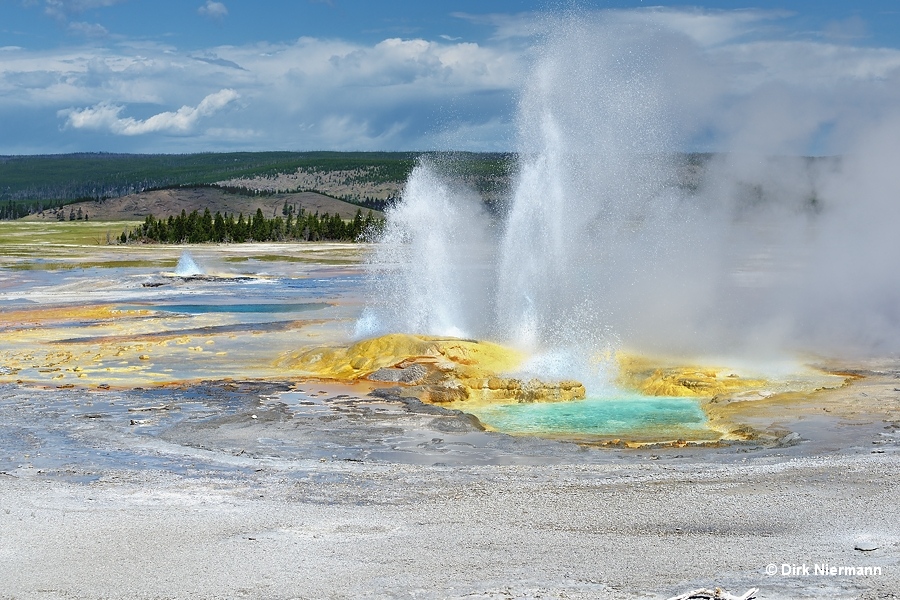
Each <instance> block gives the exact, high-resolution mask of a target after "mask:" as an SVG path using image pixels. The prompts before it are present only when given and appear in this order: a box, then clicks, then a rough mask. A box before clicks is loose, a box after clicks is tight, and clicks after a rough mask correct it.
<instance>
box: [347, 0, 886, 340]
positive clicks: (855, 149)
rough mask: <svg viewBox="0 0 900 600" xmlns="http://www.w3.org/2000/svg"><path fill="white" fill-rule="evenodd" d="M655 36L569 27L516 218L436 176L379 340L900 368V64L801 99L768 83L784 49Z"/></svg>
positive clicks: (412, 227) (631, 19)
mask: <svg viewBox="0 0 900 600" xmlns="http://www.w3.org/2000/svg"><path fill="white" fill-rule="evenodd" d="M635 15H637V16H635ZM656 17H658V14H656V13H602V14H599V15H597V14H595V15H580V16H575V17H567V18H563V19H559V20H555V21H553V22H552V23H551V25H550V26H549V28H548V29H549V33H548V34H547V37H546V39H545V40H544V43H543V46H542V50H541V52H540V53H539V58H538V59H537V60H536V62H535V64H534V66H533V69H532V70H531V73H530V76H529V77H528V80H527V81H525V82H524V83H523V88H522V93H521V100H520V103H519V114H518V145H517V150H518V152H519V157H520V164H519V171H518V175H517V179H516V182H515V185H514V186H513V192H512V194H511V197H510V198H509V201H508V206H507V207H506V211H505V213H504V214H503V215H502V217H501V218H499V219H498V218H492V217H490V216H488V215H487V214H486V213H485V212H484V211H483V210H482V209H481V206H480V203H479V200H478V198H477V196H476V195H475V194H474V193H473V192H468V191H466V190H464V189H461V188H460V187H459V186H457V185H454V184H453V183H451V182H450V181H449V180H448V179H447V178H445V177H442V176H441V169H440V168H439V167H437V166H435V165H433V164H422V165H421V166H419V167H418V168H417V169H416V170H415V172H414V173H413V175H412V177H411V179H410V181H409V183H408V185H407V187H406V191H405V194H404V197H403V202H402V203H401V204H399V205H398V206H396V207H395V208H394V209H392V210H391V211H390V212H389V215H388V217H389V219H388V221H389V224H388V227H387V232H386V234H385V236H384V238H383V240H382V244H380V246H379V249H378V250H377V251H376V252H375V254H374V257H373V259H372V264H371V265H370V266H371V269H372V278H371V281H372V288H371V296H372V301H371V302H370V305H369V308H368V309H367V312H366V316H365V317H364V319H363V321H361V325H363V326H364V327H363V329H362V330H361V332H362V333H376V332H383V331H388V330H396V331H409V332H421V333H435V334H452V335H458V336H466V337H476V338H491V339H495V340H498V341H501V342H506V343H512V344H515V345H518V346H521V347H524V348H529V349H533V350H541V351H545V352H547V351H555V350H558V349H561V348H569V349H572V348H575V349H577V350H578V351H579V353H580V354H581V355H588V354H590V353H592V352H596V351H598V350H604V349H610V348H619V347H626V348H629V349H632V350H638V351H650V352H670V353H680V354H693V355H696V354H703V355H709V354H713V353H716V354H728V355H744V356H776V355H782V354H784V353H786V352H791V353H795V352H812V353H816V354H820V355H829V356H847V355H858V354H870V353H882V354H883V353H893V352H896V351H898V350H900V268H898V265H897V262H898V260H900V167H898V164H900V163H898V158H900V103H897V102H896V101H895V100H896V98H897V97H898V96H897V94H896V92H898V91H900V66H898V67H895V68H894V69H893V70H891V69H887V68H882V69H881V70H877V69H876V70H872V69H869V70H865V69H859V70H857V71H853V70H852V69H848V68H847V67H846V65H842V66H841V68H842V69H844V72H845V73H846V74H845V75H840V74H838V75H836V76H835V78H834V80H833V81H830V82H829V81H825V80H823V78H822V76H820V75H816V76H815V77H813V76H810V79H809V80H804V81H800V82H791V81H788V80H785V79H784V78H781V77H779V75H778V73H774V74H773V75H771V76H766V75H765V73H762V69H760V68H752V67H751V66H748V65H752V64H754V63H752V61H750V60H749V59H748V56H747V54H746V53H752V52H753V51H754V49H755V50H756V51H757V52H759V53H764V52H767V51H770V50H771V48H770V47H769V46H765V45H756V46H754V45H753V44H747V45H745V46H744V47H742V50H741V52H738V50H736V49H735V48H734V47H728V48H718V47H717V46H715V45H702V44H701V43H700V42H698V41H696V40H695V39H694V38H691V37H689V36H687V35H685V34H683V33H680V32H679V31H676V30H675V29H674V28H672V27H666V26H665V25H664V23H663V22H662V21H660V20H659V19H658V18H656ZM742 52H743V53H744V54H742ZM891 90H893V91H894V92H895V93H894V94H893V95H892V94H891V93H890V91H891ZM892 99H893V100H892ZM698 148H700V149H710V150H715V153H713V154H690V155H689V154H686V153H685V151H687V150H696V149H698Z"/></svg>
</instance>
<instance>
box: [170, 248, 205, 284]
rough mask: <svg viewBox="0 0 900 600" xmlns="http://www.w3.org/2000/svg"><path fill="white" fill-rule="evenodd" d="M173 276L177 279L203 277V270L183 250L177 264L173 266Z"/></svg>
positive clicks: (188, 253) (189, 254)
mask: <svg viewBox="0 0 900 600" xmlns="http://www.w3.org/2000/svg"><path fill="white" fill-rule="evenodd" d="M175 275H177V276H178V277H196V276H197V275H203V269H201V268H200V265H198V264H197V263H196V262H195V261H194V257H193V256H191V253H190V252H188V251H187V250H185V251H184V252H182V253H181V257H180V258H179V259H178V264H177V265H175Z"/></svg>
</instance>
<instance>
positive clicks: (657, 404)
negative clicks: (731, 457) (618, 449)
mask: <svg viewBox="0 0 900 600" xmlns="http://www.w3.org/2000/svg"><path fill="white" fill-rule="evenodd" d="M466 410H467V412H470V413H472V414H474V415H475V416H476V417H478V418H479V420H481V422H482V423H484V424H485V425H488V426H490V427H491V428H493V429H496V430H498V431H502V432H504V433H511V434H528V435H542V434H543V435H551V436H553V435H559V436H567V437H568V436H574V437H581V436H584V437H598V438H624V439H628V440H636V441H642V440H653V441H666V440H674V439H691V440H708V439H716V438H717V437H718V436H717V435H716V433H715V432H713V431H711V430H710V429H709V428H708V426H707V418H706V414H705V413H704V412H703V410H702V409H701V408H700V405H699V403H698V402H697V401H696V400H695V399H692V398H662V397H648V396H617V397H611V398H587V399H585V400H578V401H574V402H538V403H523V404H499V405H486V406H483V407H477V408H473V409H468V408H467V409H466Z"/></svg>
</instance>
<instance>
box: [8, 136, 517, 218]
mask: <svg viewBox="0 0 900 600" xmlns="http://www.w3.org/2000/svg"><path fill="white" fill-rule="evenodd" d="M432 154H433V153H432ZM420 156H422V154H421V153H412V152H230V153H204V154H181V155H174V154H155V155H147V154H106V153H96V154H94V153H91V154H60V155H42V156H0V218H20V217H23V216H26V215H29V214H35V213H38V212H41V211H44V210H47V209H50V208H55V207H59V206H63V205H67V204H71V203H74V202H79V201H82V202H83V201H86V200H104V199H109V198H118V197H122V196H127V195H129V194H135V193H140V192H144V191H148V190H155V189H167V188H175V187H181V186H192V187H195V186H202V185H220V186H222V187H227V188H230V189H232V190H234V189H235V188H240V189H243V190H245V191H247V192H250V193H254V194H266V193H275V192H300V191H316V192H320V193H323V194H326V195H329V196H332V197H335V198H339V199H341V200H346V201H349V202H354V203H356V204H360V205H362V206H366V207H371V208H376V209H378V208H383V207H384V204H385V203H386V202H390V201H391V200H393V198H395V197H396V196H397V195H398V194H399V191H400V190H401V189H402V185H403V183H404V182H405V181H406V179H407V177H408V176H409V173H410V172H411V171H412V169H413V167H414V166H415V164H416V161H417V160H418V158H419V157H420ZM453 156H455V158H454V161H455V162H456V163H457V164H460V165H462V167H461V171H460V172H461V174H462V176H463V178H464V179H466V180H468V181H469V183H471V184H472V185H473V186H474V187H475V188H476V189H479V191H487V192H491V190H494V189H496V188H498V186H501V187H502V186H503V185H505V183H506V182H507V181H508V174H509V171H510V168H511V165H512V163H513V157H512V155H506V154H478V153H474V154H473V153H454V155H453ZM460 157H462V158H460Z"/></svg>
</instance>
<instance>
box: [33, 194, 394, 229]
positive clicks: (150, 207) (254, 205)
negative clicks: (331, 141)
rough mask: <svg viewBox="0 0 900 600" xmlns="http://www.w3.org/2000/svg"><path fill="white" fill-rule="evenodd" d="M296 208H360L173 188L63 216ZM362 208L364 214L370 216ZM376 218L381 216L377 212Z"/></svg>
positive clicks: (316, 197)
mask: <svg viewBox="0 0 900 600" xmlns="http://www.w3.org/2000/svg"><path fill="white" fill-rule="evenodd" d="M285 202H287V203H288V205H289V206H294V207H296V208H297V209H298V210H299V209H300V208H303V209H304V210H305V211H307V212H311V213H314V212H318V213H319V214H320V215H321V214H324V213H329V214H332V215H333V214H335V213H337V214H339V215H340V216H341V218H344V219H352V218H353V216H354V215H355V214H356V211H357V210H358V209H359V207H358V206H356V205H355V204H350V203H349V202H344V201H342V200H337V199H335V198H330V197H328V196H324V195H322V194H317V193H315V192H297V193H288V194H275V195H272V196H246V195H243V194H234V193H229V192H226V191H224V190H221V189H219V188H215V187H196V188H173V189H167V190H154V191H151V192H141V193H139V194H129V195H127V196H122V197H120V198H110V199H108V200H101V201H89V202H76V203H75V204H68V205H66V206H65V207H63V208H62V209H61V210H62V211H63V216H64V218H65V219H66V220H68V219H69V215H70V213H73V212H74V213H75V214H77V213H78V210H79V209H81V211H82V214H85V213H86V214H87V215H88V217H89V219H90V220H98V221H133V220H143V219H144V217H146V216H147V215H151V214H152V215H153V216H154V217H156V218H165V217H168V216H169V215H177V214H180V213H181V211H182V210H184V211H185V212H187V213H191V212H192V211H194V210H197V211H199V212H203V211H204V210H205V209H207V208H209V210H210V212H211V213H213V214H215V213H216V211H218V212H221V213H223V214H224V213H226V212H227V213H232V214H234V215H237V214H239V213H243V214H244V216H251V215H253V214H255V213H256V210H257V209H262V212H263V215H265V216H266V217H268V218H271V217H273V216H276V215H280V214H282V209H283V208H284V203H285ZM367 212H368V211H367V210H366V209H363V214H367ZM374 214H375V216H376V217H380V216H381V213H378V212H375V213H374ZM57 219H58V212H57V211H56V210H47V211H44V212H43V213H41V214H36V215H31V216H29V217H25V218H24V219H23V220H26V221H41V220H51V221H55V220H57Z"/></svg>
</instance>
